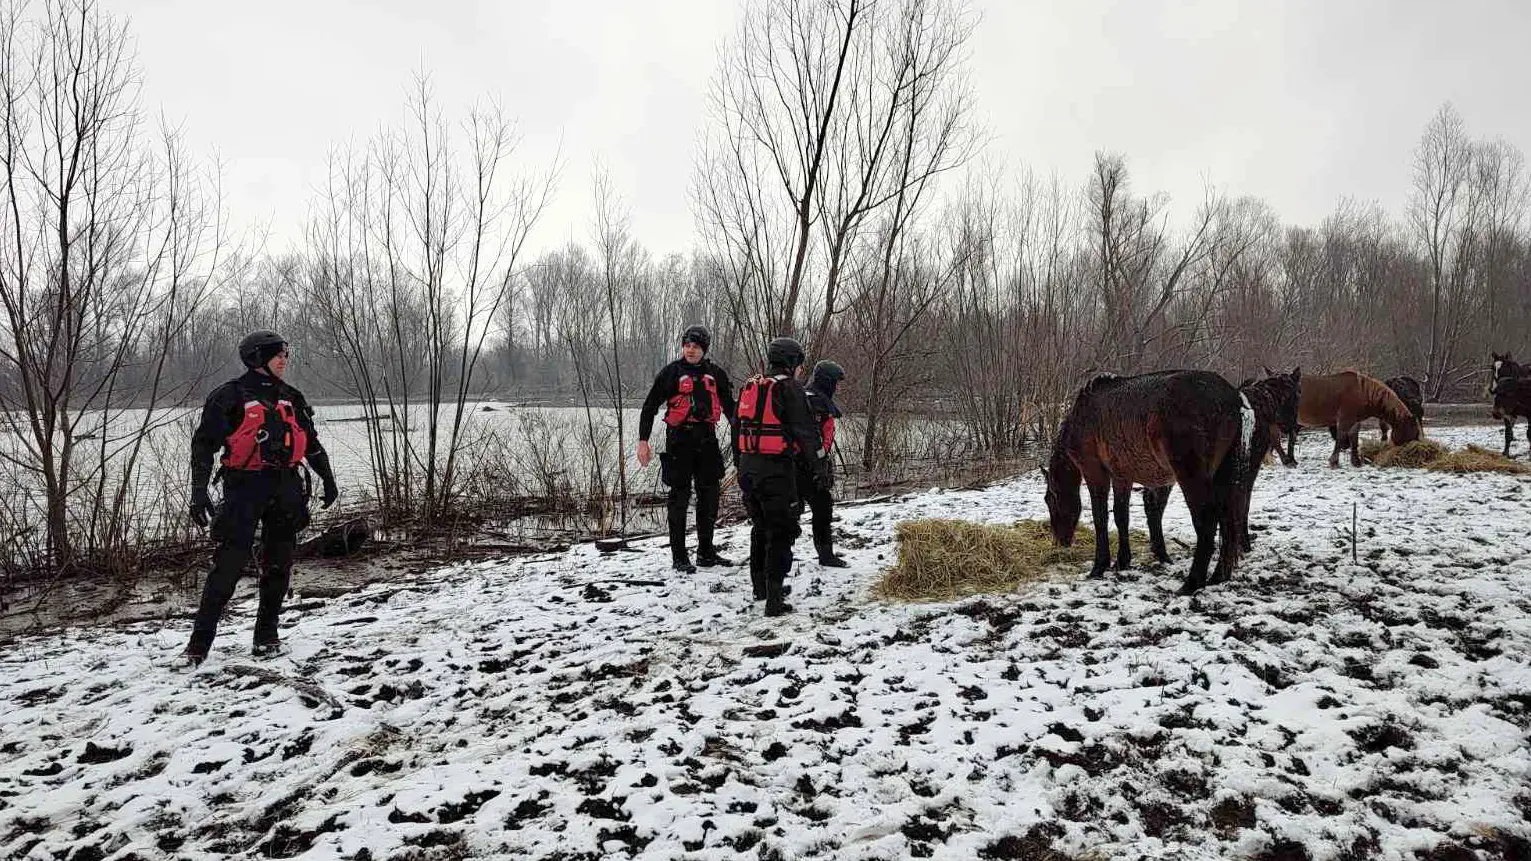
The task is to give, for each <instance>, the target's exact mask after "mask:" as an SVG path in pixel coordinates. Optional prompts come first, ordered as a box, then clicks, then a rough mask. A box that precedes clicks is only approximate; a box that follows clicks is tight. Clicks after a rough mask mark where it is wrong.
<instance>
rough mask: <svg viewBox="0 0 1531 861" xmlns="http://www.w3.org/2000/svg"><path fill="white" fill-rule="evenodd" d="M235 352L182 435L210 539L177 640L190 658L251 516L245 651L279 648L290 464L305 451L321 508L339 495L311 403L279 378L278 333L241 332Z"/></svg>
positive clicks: (209, 630) (242, 548)
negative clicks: (256, 583)
mask: <svg viewBox="0 0 1531 861" xmlns="http://www.w3.org/2000/svg"><path fill="white" fill-rule="evenodd" d="M239 360H240V361H241V362H243V363H244V366H245V368H247V370H246V371H245V373H244V376H241V377H239V378H238V379H235V380H230V381H229V382H227V383H224V384H223V385H221V386H219V387H218V388H216V389H214V390H213V392H212V394H210V395H208V396H207V403H206V404H204V405H203V407H202V420H201V422H200V423H199V424H198V425H197V430H196V432H195V433H194V434H193V435H192V438H191V506H190V514H191V518H192V520H193V521H195V522H196V524H197V525H198V526H203V527H206V526H209V525H211V527H212V534H213V538H214V539H215V540H216V541H217V549H215V550H214V551H213V566H212V570H211V571H210V572H209V573H208V575H207V581H206V582H205V583H204V584H203V586H202V602H201V604H200V605H199V606H198V608H197V616H196V620H195V621H194V622H193V623H192V633H191V641H190V642H189V643H187V645H186V652H185V654H186V659H187V661H188V662H189V663H190V664H192V665H197V664H200V663H202V661H203V660H204V659H205V658H206V657H207V653H208V650H209V649H210V648H211V647H212V644H213V636H214V634H215V633H216V632H217V628H218V619H219V617H220V616H221V615H223V608H224V605H226V604H227V603H228V601H229V598H230V596H232V595H233V594H234V585H235V584H236V583H237V582H238V580H239V573H240V571H242V570H243V569H244V567H245V564H246V562H247V561H248V560H249V558H250V550H251V548H252V546H253V544H254V542H255V527H256V524H260V526H261V550H262V557H263V558H262V560H261V565H260V605H259V608H258V609H257V610H256V614H255V644H254V649H253V652H254V654H255V655H257V656H263V655H268V654H274V653H276V652H277V651H278V650H279V648H280V645H281V643H280V639H279V637H278V635H277V617H278V616H279V615H280V614H281V612H282V599H283V598H284V597H286V594H287V584H288V580H289V578H290V577H291V574H292V554H293V549H294V547H295V545H296V544H297V536H298V532H299V531H300V530H301V529H302V528H303V527H304V526H307V525H308V500H307V499H306V498H305V496H304V487H303V481H302V478H301V477H300V476H299V474H298V467H299V464H300V463H301V462H302V461H303V460H305V459H306V460H307V461H308V464H309V466H311V467H313V469H314V472H315V473H317V474H318V475H319V478H320V480H321V481H322V482H323V483H324V497H323V507H325V508H329V507H330V505H331V504H333V503H334V502H335V499H336V498H337V497H339V495H340V491H339V489H338V488H337V486H336V484H335V475H334V473H333V472H331V470H330V458H329V455H328V454H326V453H325V451H324V447H323V446H321V445H320V444H319V434H318V432H317V431H316V430H315V429H314V419H313V410H311V409H310V408H309V406H308V401H306V400H305V399H304V398H303V393H302V392H300V391H298V390H297V389H295V388H293V387H292V386H289V385H287V384H286V383H284V382H283V381H282V376H283V375H284V374H285V373H286V372H287V360H288V350H287V341H286V339H284V338H283V337H282V336H281V335H278V334H277V333H276V332H273V331H270V330H268V329H261V330H259V331H255V332H251V333H250V334H249V335H246V336H245V338H244V340H242V341H240V342H239ZM220 449H222V451H223V457H222V459H221V468H220V469H219V475H220V476H221V477H222V481H223V504H222V505H221V506H220V507H218V508H216V509H215V508H214V507H213V504H212V501H211V499H210V498H209V497H208V492H207V485H208V482H209V481H210V480H211V479H212V472H213V458H214V456H215V455H216V454H218V452H219V450H220Z"/></svg>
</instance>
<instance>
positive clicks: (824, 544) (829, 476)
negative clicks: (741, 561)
mask: <svg viewBox="0 0 1531 861" xmlns="http://www.w3.org/2000/svg"><path fill="white" fill-rule="evenodd" d="M825 382H826V381H823V380H813V381H811V382H809V384H808V388H807V389H806V390H805V391H804V394H805V395H806V398H807V403H808V415H809V417H810V418H811V419H812V420H813V425H814V428H815V429H817V430H818V431H819V449H818V451H817V452H816V454H815V456H816V457H817V458H818V459H819V460H822V461H823V462H824V463H823V464H822V466H820V467H819V469H820V470H821V473H820V474H821V475H822V476H823V480H822V481H816V480H815V479H814V473H813V471H812V470H809V469H806V468H805V469H802V470H801V471H800V472H799V476H798V486H799V489H800V491H799V495H800V496H801V498H802V501H803V503H804V504H806V505H807V507H808V508H809V509H810V510H811V511H812V512H813V519H812V523H813V549H814V551H815V552H817V553H818V555H819V561H821V562H823V561H827V560H828V559H830V558H833V556H834V538H833V534H832V533H831V531H830V522H831V520H832V519H833V517H834V508H835V503H834V497H833V496H832V495H831V490H832V489H833V488H834V460H833V458H832V457H831V452H830V445H831V443H830V441H828V440H826V439H825V438H824V433H823V428H824V427H825V423H826V421H827V420H829V419H835V418H839V417H840V408H839V407H837V406H835V402H834V383H833V381H828V385H827V386H826V385H825ZM799 510H800V511H801V506H799Z"/></svg>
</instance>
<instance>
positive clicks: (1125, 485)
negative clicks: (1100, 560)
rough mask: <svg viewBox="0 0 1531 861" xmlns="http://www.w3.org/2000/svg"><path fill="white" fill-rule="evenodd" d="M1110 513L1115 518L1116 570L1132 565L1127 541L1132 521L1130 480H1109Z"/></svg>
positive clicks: (1130, 551) (1125, 568)
mask: <svg viewBox="0 0 1531 861" xmlns="http://www.w3.org/2000/svg"><path fill="white" fill-rule="evenodd" d="M1111 514H1112V516H1113V518H1114V519H1115V520H1116V570H1118V571H1126V570H1127V569H1129V568H1131V567H1132V546H1131V545H1130V544H1128V542H1127V526H1128V524H1129V523H1131V522H1132V482H1130V481H1127V482H1123V481H1121V480H1120V479H1118V480H1116V481H1113V482H1111Z"/></svg>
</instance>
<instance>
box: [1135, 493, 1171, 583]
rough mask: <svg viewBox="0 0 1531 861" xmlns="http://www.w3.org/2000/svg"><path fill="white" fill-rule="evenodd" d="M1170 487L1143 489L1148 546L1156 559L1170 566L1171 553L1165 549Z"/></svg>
mask: <svg viewBox="0 0 1531 861" xmlns="http://www.w3.org/2000/svg"><path fill="white" fill-rule="evenodd" d="M1173 489H1174V488H1170V487H1145V488H1143V511H1144V513H1145V514H1146V515H1147V516H1148V546H1149V548H1150V549H1152V550H1153V553H1154V558H1155V559H1157V560H1159V561H1160V562H1162V563H1164V564H1166V565H1168V564H1169V562H1170V554H1169V551H1168V550H1166V549H1164V509H1165V507H1166V506H1168V505H1169V502H1170V491H1171V490H1173Z"/></svg>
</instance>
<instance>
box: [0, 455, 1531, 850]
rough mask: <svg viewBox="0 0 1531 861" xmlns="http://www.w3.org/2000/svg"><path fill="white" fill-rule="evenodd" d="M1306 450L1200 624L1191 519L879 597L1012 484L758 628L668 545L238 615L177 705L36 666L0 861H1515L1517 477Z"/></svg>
mask: <svg viewBox="0 0 1531 861" xmlns="http://www.w3.org/2000/svg"><path fill="white" fill-rule="evenodd" d="M1484 434H1485V431H1484V430H1483V429H1482V428H1475V429H1463V430H1455V431H1453V430H1447V431H1435V435H1436V436H1437V438H1441V439H1444V440H1445V441H1447V442H1450V443H1453V444H1461V442H1463V441H1464V440H1465V439H1468V438H1471V439H1474V440H1478V439H1479V437H1482V436H1483V435H1484ZM1490 442H1492V441H1490ZM1327 451H1328V441H1327V439H1326V438H1324V437H1323V435H1322V434H1320V435H1310V436H1308V437H1306V438H1305V441H1304V445H1303V447H1302V451H1301V456H1302V458H1303V463H1302V465H1301V466H1299V467H1298V468H1296V469H1290V470H1289V469H1283V468H1281V467H1279V466H1274V467H1266V469H1265V471H1264V472H1263V473H1262V475H1261V479H1260V484H1259V487H1258V491H1257V495H1256V500H1255V506H1254V515H1253V517H1254V526H1255V530H1256V546H1255V549H1254V552H1253V553H1252V554H1251V555H1250V556H1248V557H1247V558H1246V559H1245V562H1244V564H1243V566H1242V568H1241V569H1240V571H1239V572H1238V574H1237V575H1236V577H1235V579H1234V581H1233V582H1231V583H1229V584H1227V585H1224V586H1214V587H1211V588H1209V589H1207V590H1206V591H1204V592H1203V593H1202V594H1201V595H1198V596H1195V597H1193V598H1189V599H1188V598H1179V597H1176V596H1175V594H1174V590H1175V589H1176V588H1177V587H1178V586H1179V584H1180V580H1181V577H1182V576H1183V573H1184V570H1185V566H1186V564H1187V560H1186V556H1187V555H1188V554H1187V549H1186V547H1185V545H1186V544H1189V543H1190V541H1191V534H1192V533H1191V530H1190V525H1189V521H1188V519H1187V517H1186V514H1185V509H1184V506H1183V504H1182V503H1180V502H1179V498H1178V496H1177V497H1176V501H1175V502H1173V503H1172V504H1171V506H1170V509H1169V512H1168V514H1167V516H1166V528H1167V530H1168V532H1169V535H1170V536H1171V547H1170V549H1171V552H1172V553H1174V554H1175V555H1176V557H1177V561H1176V563H1175V565H1174V566H1172V568H1171V569H1170V570H1147V569H1145V570H1134V571H1127V572H1120V573H1113V574H1110V575H1109V576H1108V577H1107V578H1106V579H1104V580H1101V581H1082V580H1081V581H1069V582H1057V583H1052V584H1046V585H1042V586H1039V587H1036V588H1034V589H1030V590H1027V591H1025V592H1023V593H1019V594H1014V595H1004V596H989V597H984V598H975V599H969V600H966V601H962V602H958V603H954V604H941V605H924V606H891V605H885V604H881V603H879V602H876V601H873V600H871V599H870V598H868V596H867V593H868V587H869V586H870V584H871V583H873V582H874V581H875V579H876V578H877V576H878V573H879V570H880V569H881V568H883V567H884V566H885V565H887V564H889V563H890V562H891V560H892V555H893V545H892V536H893V527H894V524H896V523H897V522H898V521H900V520H903V519H907V518H918V517H963V518H969V519H974V520H982V521H991V522H1007V521H1011V520H1014V519H1017V518H1030V517H1042V516H1044V509H1043V506H1042V493H1041V487H1040V485H1039V483H1038V481H1037V479H1036V478H1034V477H1029V476H1028V477H1024V478H1021V479H1018V480H1016V481H1014V482H1013V483H1008V484H1005V485H1002V486H998V487H994V488H990V489H987V490H981V491H964V492H930V493H924V494H918V495H913V496H910V497H908V498H904V499H899V500H896V501H892V502H887V503H881V504H872V505H865V506H860V507H850V508H845V509H843V510H842V511H841V517H842V519H841V520H840V522H839V523H837V532H838V535H839V540H840V544H841V546H842V547H843V548H845V553H846V555H847V557H848V558H849V559H850V560H851V562H852V567H851V568H850V569H848V570H844V571H835V570H829V571H826V570H823V569H821V568H820V567H819V566H818V565H817V564H815V563H813V562H811V561H810V562H804V563H803V564H801V565H800V566H799V569H798V571H797V573H796V575H795V579H794V584H795V589H796V593H797V594H795V595H794V596H793V597H794V600H795V604H796V605H797V608H798V612H797V613H796V614H795V615H793V616H791V617H789V618H787V619H785V620H766V619H764V618H762V617H761V615H760V611H759V606H758V605H756V606H753V607H752V606H751V603H750V601H749V595H748V592H749V587H748V582H747V574H746V573H745V572H743V571H742V570H740V569H727V570H720V569H711V570H707V569H704V570H702V571H700V572H698V573H697V574H696V575H694V576H679V575H675V574H673V573H672V572H670V571H669V570H668V565H667V562H668V551H667V550H666V549H665V548H664V547H663V546H662V543H661V542H658V541H656V542H650V543H648V544H646V545H645V546H643V547H642V548H641V550H640V551H639V552H631V553H621V554H617V555H615V556H610V557H603V556H601V555H599V554H597V553H596V552H595V551H594V550H593V549H592V548H589V547H580V548H576V549H574V550H571V551H569V552H568V553H565V554H561V555H558V556H555V557H542V558H529V559H520V560H512V561H502V562H496V563H491V564H477V565H473V566H469V567H454V568H448V569H443V570H439V571H434V572H429V573H427V574H424V575H422V577H421V578H419V580H418V581H411V582H409V583H404V584H392V585H387V586H377V587H372V588H369V589H367V590H366V591H363V592H359V593H356V594H351V595H347V596H345V597H342V598H336V599H331V600H315V599H302V598H301V597H300V598H299V599H298V600H295V601H293V602H292V604H291V607H292V609H291V611H290V612H288V613H287V614H286V616H285V618H284V621H285V623H286V624H285V626H284V632H283V636H284V637H285V639H286V641H287V642H288V643H289V644H290V645H291V647H292V652H293V654H292V655H291V656H290V657H289V658H283V659H278V660H275V661H270V662H255V661H252V660H251V659H250V658H249V654H248V649H249V636H250V628H249V626H250V623H251V616H252V614H253V611H254V602H253V590H252V589H250V588H249V587H248V586H245V587H242V589H241V592H240V597H239V598H238V599H237V600H236V603H235V604H234V605H233V606H232V607H231V612H230V614H229V616H228V617H227V618H226V620H225V626H224V629H223V637H222V638H221V639H220V640H219V642H218V643H217V645H216V646H215V651H214V654H213V656H212V658H211V659H210V660H209V662H208V664H207V665H205V666H204V667H203V668H202V669H201V670H199V671H197V672H196V673H191V674H186V673H178V672H174V671H172V670H170V669H167V668H166V665H167V664H168V663H170V661H171V659H172V658H173V656H174V655H175V653H176V652H177V651H178V650H179V649H180V648H181V646H182V643H183V641H184V639H185V636H186V634H187V632H188V629H189V623H188V622H186V621H184V620H182V621H174V622H170V623H167V624H166V625H164V626H163V627H161V626H158V625H147V626H145V625H140V626H135V627H131V628H123V629H117V630H107V629H80V630H77V631H74V632H72V633H69V634H67V635H64V636H50V637H40V638H34V639H31V640H27V641H24V642H23V643H22V644H21V645H19V646H12V647H11V648H10V649H9V650H8V651H7V653H6V654H4V655H3V656H0V703H3V716H0V857H4V858H29V859H63V861H68V859H102V858H116V859H124V858H143V859H147V858H161V857H178V858H212V857H225V856H251V857H253V856H260V857H267V856H269V857H297V856H302V857H305V858H358V859H378V861H382V859H388V858H421V859H425V858H458V857H464V856H480V857H506V858H542V859H585V858H602V857H611V858H625V857H630V856H642V857H645V858H681V857H685V858H698V859H723V858H735V857H740V856H741V855H742V856H744V857H758V858H765V859H770V858H782V859H790V858H855V859H860V858H890V859H891V858H911V857H912V858H952V859H957V858H963V859H966V858H1029V859H1116V858H1166V859H1169V858H1177V859H1178V858H1233V857H1250V858H1258V859H1301V858H1313V859H1341V858H1344V859H1351V858H1428V859H1438V861H1444V859H1466V858H1525V857H1527V854H1528V852H1531V844H1528V843H1527V837H1528V836H1531V739H1528V730H1531V588H1528V587H1531V558H1528V556H1531V554H1528V550H1531V537H1528V534H1531V481H1528V480H1527V479H1525V478H1521V477H1505V476H1489V475H1480V476H1465V477H1457V476H1447V475H1439V474H1435V473H1429V472H1421V471H1413V470H1407V471H1405V470H1377V469H1373V468H1370V467H1368V468H1365V469H1361V470H1353V469H1349V468H1346V469H1343V470H1329V469H1327V468H1325V466H1324V465H1323V461H1324V460H1325V458H1326V455H1327ZM1352 502H1358V503H1359V508H1360V533H1361V534H1360V542H1359V546H1358V547H1357V559H1358V560H1359V564H1353V563H1352V562H1351V544H1350V539H1349V537H1348V532H1349V529H1350V520H1351V504H1352ZM1134 519H1135V522H1136V523H1137V524H1138V525H1141V523H1142V514H1141V508H1138V509H1137V510H1135V511H1134ZM725 538H726V539H727V540H728V541H729V543H730V544H731V545H732V550H733V552H734V554H735V555H742V551H743V549H744V545H745V537H744V532H743V531H742V530H740V529H736V530H733V531H731V532H729V533H726V534H725ZM1176 539H1178V540H1179V542H1180V543H1177V541H1176ZM806 543H807V541H806V538H805V539H804V545H806ZM296 582H297V583H298V588H299V590H300V592H301V588H302V585H301V584H302V575H301V571H300V572H299V574H298V575H297V578H296Z"/></svg>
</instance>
